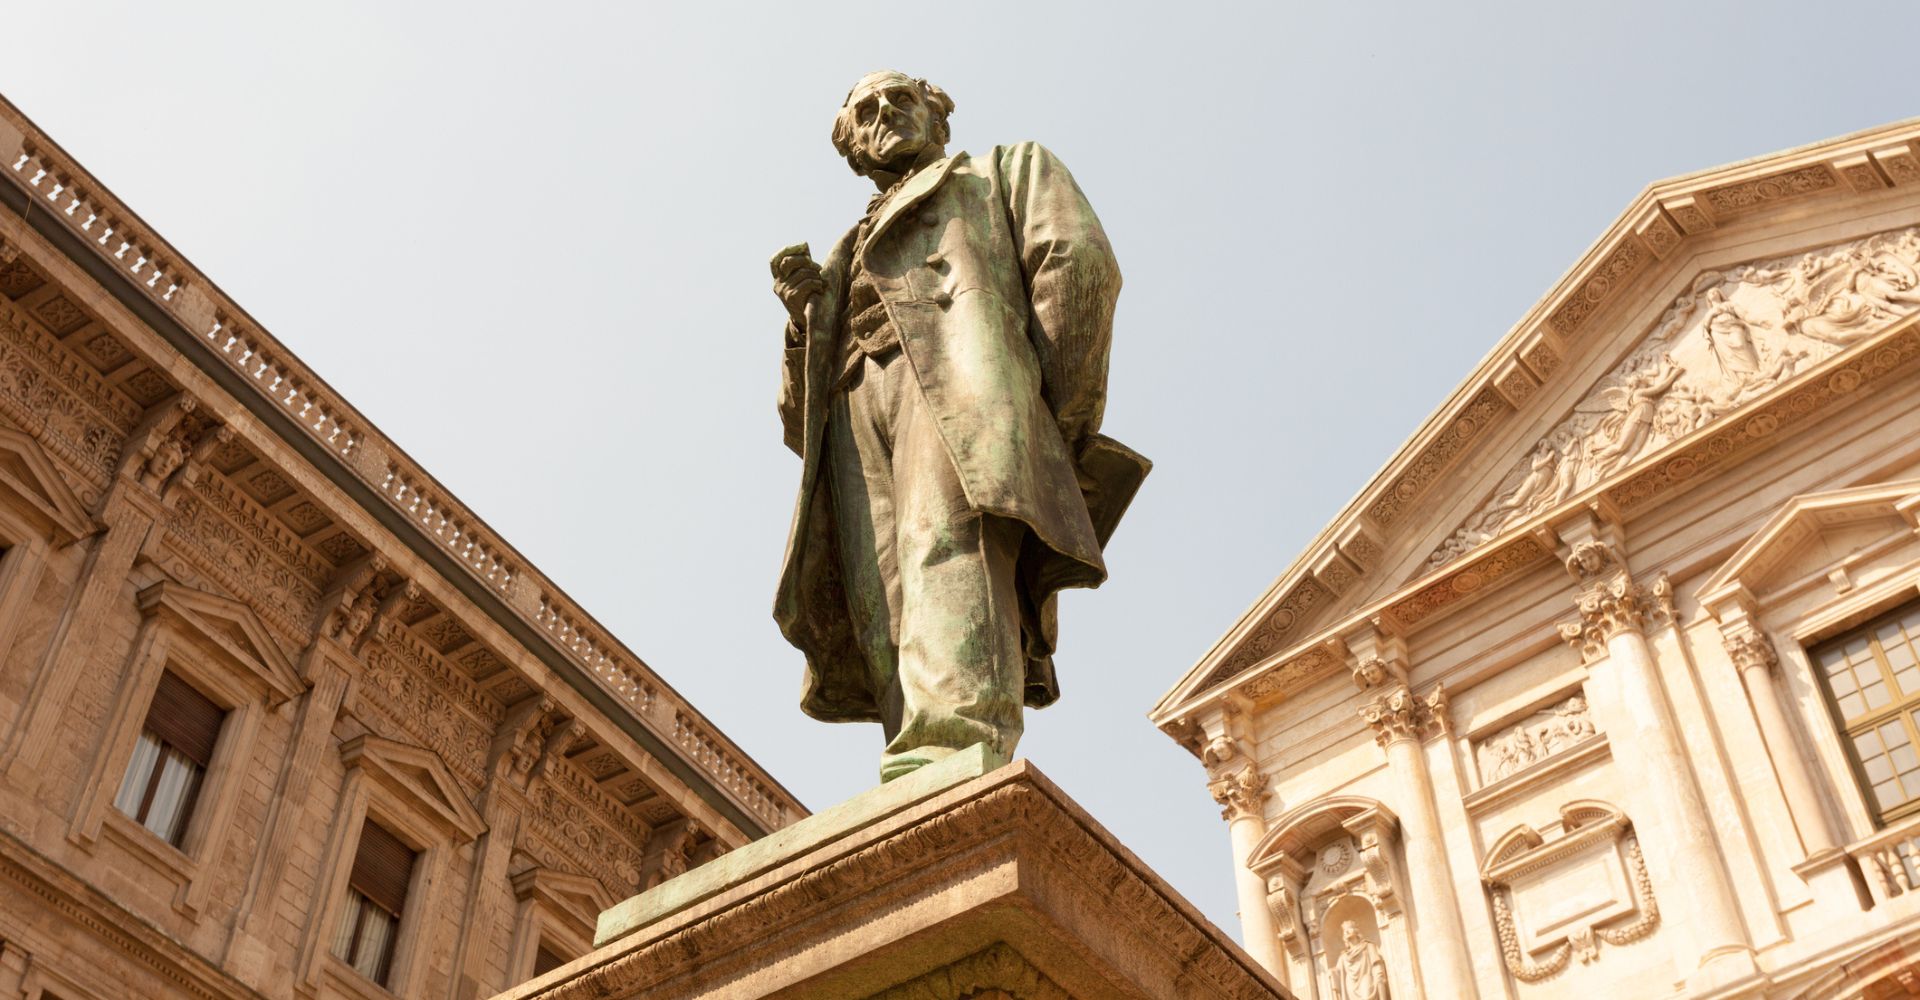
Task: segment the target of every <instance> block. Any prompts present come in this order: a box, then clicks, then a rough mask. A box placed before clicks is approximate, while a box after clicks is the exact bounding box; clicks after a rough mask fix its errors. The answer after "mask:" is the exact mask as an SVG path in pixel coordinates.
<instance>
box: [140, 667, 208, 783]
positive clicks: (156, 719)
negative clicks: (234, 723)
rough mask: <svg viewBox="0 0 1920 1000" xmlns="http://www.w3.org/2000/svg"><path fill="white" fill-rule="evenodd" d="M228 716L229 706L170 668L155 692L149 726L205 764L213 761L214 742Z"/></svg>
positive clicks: (158, 734)
mask: <svg viewBox="0 0 1920 1000" xmlns="http://www.w3.org/2000/svg"><path fill="white" fill-rule="evenodd" d="M226 717H227V711H226V709H223V708H221V707H220V706H218V705H216V704H214V703H213V702H211V701H209V700H208V699H207V696H206V695H204V694H201V693H200V692H199V691H196V690H194V688H193V685H191V684H188V683H187V682H186V681H183V680H181V679H180V678H178V677H176V676H174V674H173V672H172V671H167V672H165V673H162V674H161V675H160V687H159V688H157V689H155V691H154V692H153V707H151V708H149V709H147V728H148V729H151V730H153V732H154V734H155V735H156V736H159V737H160V739H162V740H164V741H165V742H167V743H168V744H170V745H171V746H172V747H173V748H174V749H175V750H178V751H180V752H181V753H183V754H185V755H187V757H188V758H189V759H191V760H192V761H193V762H194V763H196V764H199V765H200V766H201V767H203V768H204V767H207V766H208V765H209V764H211V763H212V762H213V743H214V741H215V740H216V739H219V737H220V723H221V722H222V721H223V720H225V719H226Z"/></svg>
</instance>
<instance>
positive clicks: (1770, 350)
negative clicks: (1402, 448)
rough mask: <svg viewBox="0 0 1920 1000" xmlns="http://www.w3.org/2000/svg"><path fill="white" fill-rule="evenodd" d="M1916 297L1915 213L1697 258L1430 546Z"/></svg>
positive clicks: (1539, 495) (1610, 462)
mask: <svg viewBox="0 0 1920 1000" xmlns="http://www.w3.org/2000/svg"><path fill="white" fill-rule="evenodd" d="M1916 311H1920V227H1910V228H1907V229H1900V230H1893V231H1889V232H1883V233H1876V234H1874V235H1872V236H1867V237H1864V238H1861V239H1856V240H1852V241H1849V242H1845V243H1836V244H1831V245H1828V246H1824V247H1820V248H1817V249H1814V250H1809V251H1806V252H1804V253H1800V254H1793V255H1789V256H1784V257H1774V258H1768V259H1763V260H1756V261H1751V262H1748V263H1744V264H1738V265H1735V266H1733V267H1729V268H1726V269H1723V270H1711V271H1704V272H1702V273H1701V274H1700V275H1699V276H1698V277H1697V278H1695V279H1694V282H1693V285H1692V287H1691V288H1690V289H1689V290H1688V291H1687V292H1686V293H1685V294H1682V295H1680V296H1679V297H1678V298H1676V299H1675V300H1674V302H1673V304H1672V306H1671V307H1669V308H1668V309H1667V311H1666V313H1665V314H1664V315H1663V316H1662V317H1661V319H1660V321H1659V322H1658V324H1656V326H1655V327H1654V329H1653V332H1652V333H1651V335H1649V336H1648V337H1647V339H1646V340H1645V341H1644V342H1643V343H1642V344H1641V345H1640V346H1639V347H1638V348H1636V349H1635V350H1634V351H1633V353H1631V354H1630V355H1628V356H1627V358H1626V359H1625V360H1624V361H1622V362H1621V363H1620V364H1619V365H1617V366H1616V367H1615V368H1614V369H1613V370H1612V371H1611V372H1609V373H1608V374H1607V376H1606V377H1605V378H1602V379H1601V380H1600V382H1599V384H1597V385H1596V386H1594V388H1593V389H1592V390H1591V391H1589V392H1588V393H1587V395H1586V397H1585V398H1584V399H1582V400H1581V401H1580V402H1579V403H1577V404H1575V405H1574V408H1573V412H1572V413H1570V414H1569V415H1568V416H1567V417H1566V418H1565V419H1563V420H1561V421H1560V423H1559V424H1558V425H1557V426H1555V427H1554V428H1553V429H1552V430H1551V431H1548V432H1547V434H1546V435H1545V436H1543V437H1542V438H1540V440H1539V441H1538V442H1537V443H1535V445H1534V446H1533V448H1532V449H1531V450H1530V451H1529V453H1528V454H1527V456H1526V457H1525V458H1523V459H1522V460H1520V461H1519V462H1518V463H1516V464H1515V466H1514V467H1513V469H1512V470H1511V471H1509V472H1508V473H1507V475H1506V477H1505V478H1503V479H1502V480H1501V481H1500V484H1499V486H1498V487H1497V488H1496V489H1495V490H1494V492H1493V496H1492V498H1491V499H1490V500H1489V501H1488V502H1487V504H1486V505H1485V506H1483V507H1482V508H1481V509H1480V510H1479V511H1478V512H1476V513H1475V514H1473V515H1472V516H1471V517H1469V518H1468V519H1467V521H1466V522H1465V523H1464V524H1462V525H1461V526H1460V527H1459V528H1458V529H1457V530H1456V531H1454V533H1453V534H1452V535H1451V536H1450V537H1448V538H1447V540H1446V541H1445V542H1443V543H1442V544H1441V545H1440V547H1439V548H1438V549H1436V550H1435V551H1434V552H1433V554H1432V555H1431V556H1429V557H1428V560H1427V562H1428V566H1429V567H1439V566H1443V565H1446V564H1447V563H1450V562H1452V561H1453V560H1455V559H1457V558H1459V557H1460V556H1461V555H1463V554H1465V553H1467V552H1469V551H1471V550H1472V549H1474V548H1475V547H1477V546H1479V545H1480V544H1481V543H1482V542H1485V541H1487V540H1488V539H1490V538H1493V537H1495V536H1497V535H1499V534H1501V533H1502V532H1504V531H1506V530H1507V529H1509V528H1512V527H1514V526H1516V525H1519V524H1521V523H1522V522H1524V521H1526V520H1527V519H1529V518H1531V517H1533V516H1535V515H1537V514H1540V513H1543V512H1545V511H1547V510H1550V509H1552V508H1553V507H1554V506H1556V505H1557V504H1559V503H1561V502H1562V501H1564V500H1567V499H1568V498H1570V497H1572V496H1574V495H1575V494H1577V493H1579V492H1580V491H1582V490H1585V489H1586V488H1588V487H1590V486H1592V485H1593V484H1595V483H1597V482H1600V481H1602V480H1604V479H1606V478H1608V477H1609V476H1612V475H1613V474H1614V473H1616V472H1618V471H1620V470H1622V469H1625V468H1626V467H1628V466H1630V465H1632V464H1633V463H1634V462H1635V461H1637V460H1638V459H1640V458H1641V457H1643V456H1645V455H1648V454H1651V453H1652V452H1654V451H1656V450H1658V449H1659V448H1661V447H1663V446H1665V445H1667V444H1669V443H1671V442H1673V441H1677V440H1680V439H1681V438H1685V437H1688V436H1690V435H1692V434H1693V433H1694V432H1696V431H1698V430H1700V429H1701V428H1704V427H1706V426H1708V425H1709V424H1712V423H1715V422H1716V421H1718V420H1720V419H1721V418H1723V417H1725V416H1726V415H1727V414H1729V413H1733V412H1734V411H1736V410H1739V409H1741V408H1742V407H1743V406H1745V405H1746V404H1747V403H1748V402H1749V401H1751V400H1753V399H1755V398H1757V397H1759V396H1761V395H1763V394H1765V393H1766V392H1768V391H1769V390H1771V389H1773V388H1774V387H1775V386H1778V385H1780V384H1781V383H1783V382H1786V381H1787V380H1789V379H1791V378H1792V377H1793V376H1794V375H1795V374H1796V373H1797V372H1800V371H1803V370H1805V369H1807V368H1809V367H1811V366H1812V365H1814V364H1817V363H1818V362H1820V361H1823V360H1825V359H1827V358H1829V357H1831V356H1833V355H1835V354H1838V353H1840V352H1841V351H1844V350H1846V349H1847V348H1848V347H1850V346H1852V345H1854V344H1856V343H1859V342H1860V341H1862V340H1864V339H1866V338H1868V337H1870V336H1872V335H1873V334H1876V333H1879V332H1880V331H1882V330H1885V329H1887V328H1888V327H1889V326H1891V325H1892V324H1893V323H1894V322H1895V321H1897V320H1900V319H1903V318H1905V317H1907V316H1910V315H1912V314H1913V313H1915V312H1916Z"/></svg>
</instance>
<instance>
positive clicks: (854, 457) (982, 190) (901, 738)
mask: <svg viewBox="0 0 1920 1000" xmlns="http://www.w3.org/2000/svg"><path fill="white" fill-rule="evenodd" d="M953 109H954V103H953V100H952V99H951V98H950V97H948V96H947V94H946V92H945V91H943V90H941V89H940V88H939V87H936V86H933V85H932V84H930V83H928V82H927V81H925V80H918V79H914V78H912V77H908V76H905V75H902V74H900V73H893V72H882V73H873V74H870V75H868V76H867V77H865V78H863V79H862V80H860V81H859V82H858V83H857V84H855V85H854V87H853V90H852V91H851V92H850V93H848V95H847V98H846V100H845V102H843V104H842V105H841V108H840V112H839V114H838V115H837V116H836V118H835V122H834V128H833V142H834V148H835V149H837V150H838V151H839V152H840V154H841V155H842V156H844V157H845V158H846V161H847V165H848V166H849V167H851V168H852V169H853V171H854V173H856V174H859V175H861V176H863V177H867V178H869V179H871V180H872V181H873V182H874V187H875V189H876V191H877V194H876V195H875V196H874V198H873V199H872V200H871V201H870V202H869V203H868V205H867V211H866V213H865V215H864V217H863V218H861V219H860V220H859V222H858V223H857V224H855V225H854V227H853V228H852V229H850V230H849V231H848V232H847V234H846V235H845V236H843V237H842V238H841V239H840V241H839V242H838V243H837V244H836V245H835V246H834V248H833V250H832V251H831V252H830V253H829V254H828V255H827V258H826V262H825V263H824V264H821V263H817V262H815V261H814V259H813V257H812V255H811V253H810V251H809V250H808V247H807V245H806V244H804V243H802V244H795V245H793V246H790V247H787V248H785V249H783V250H781V251H779V252H778V253H776V254H775V255H774V258H773V261H772V269H773V276H774V292H775V294H776V295H778V296H779V298H780V300H781V303H782V305H783V306H785V308H786V311H787V316H788V318H789V320H790V322H788V324H787V326H786V334H785V343H786V352H785V366H784V378H783V380H782V385H781V391H780V398H779V409H780V414H781V418H782V423H783V425H784V427H785V432H786V442H787V445H788V447H790V448H792V449H793V450H794V451H795V452H796V453H798V454H799V455H800V457H801V462H802V464H801V473H800V495H799V499H798V502H797V505H796V508H795V512H794V518H793V522H792V528H791V534H790V535H789V538H788V544H787V556H786V563H785V566H784V567H783V569H782V571H781V575H780V584H779V589H778V593H777V595H776V597H775V600H774V618H775V620H776V621H778V623H779V625H780V629H781V632H782V634H784V635H785V636H786V638H787V640H788V641H789V642H791V643H793V644H794V645H795V646H796V647H798V648H799V649H800V650H801V651H803V652H804V653H805V654H806V658H807V674H806V684H805V691H804V694H803V696H802V701H801V707H802V709H803V710H804V711H806V712H807V713H808V714H810V715H812V716H814V717H815V718H818V719H821V720H824V721H829V722H858V721H873V722H879V723H881V726H882V729H883V731H884V733H885V735H886V740H887V744H886V748H885V751H884V752H883V753H882V755H881V768H880V771H881V778H882V780H891V779H892V778H895V777H898V776H900V775H902V774H906V773H908V772H910V771H912V770H914V769H915V768H918V767H921V766H923V765H925V764H927V763H929V762H932V761H934V760H938V759H940V758H942V757H945V756H947V755H948V754H951V753H953V752H954V751H956V750H960V749H963V748H965V747H967V746H970V745H972V744H974V743H986V744H989V745H990V746H991V747H992V749H993V750H994V751H996V752H997V753H998V754H1000V755H1003V756H1007V757H1010V756H1011V755H1012V753H1013V749H1014V746H1015V744H1016V743H1017V742H1018V740H1019V738H1020V734H1021V732H1022V729H1023V719H1022V709H1023V706H1031V707H1035V708H1038V707H1043V706H1045V705H1049V704H1051V703H1052V702H1053V701H1054V700H1056V699H1057V698H1058V697H1059V687H1058V684H1057V683H1056V681H1055V678H1054V672H1053V651H1054V642H1055V633H1056V617H1055V607H1056V603H1055V595H1056V594H1057V593H1058V592H1059V591H1060V590H1062V589H1064V588H1068V587H1095V586H1098V585H1099V584H1100V583H1101V582H1102V581H1104V580H1105V579H1106V573H1107V571H1106V564H1105V562H1104V559H1103V557H1102V555H1101V552H1102V549H1103V548H1104V546H1105V544H1106V541H1107V538H1108V536H1109V535H1110V534H1111V532H1112V531H1113V529H1114V527H1115V526H1116V524H1117V523H1118V521H1119V519H1120V515H1121V513H1122V511H1124V509H1125V508H1126V506H1127V504H1128V502H1129V501H1130V500H1131V498H1132V496H1133V493H1134V492H1135V490H1137V489H1138V487H1139V485H1140V482H1141V480H1142V479H1143V478H1144V477H1145V475H1146V473H1147V469H1148V468H1149V464H1150V463H1148V462H1147V460H1146V459H1145V458H1143V457H1141V456H1140V455H1138V454H1136V453H1134V452H1133V451H1131V450H1129V449H1127V448H1126V447H1124V446H1123V445H1121V444H1119V443H1118V442H1116V441H1114V440H1112V439H1111V438H1107V437H1104V436H1103V435H1101V434H1100V433H1099V429H1100V421H1101V416H1102V413H1103V411H1104V409H1105V402H1106V372H1107V354H1108V346H1109V342H1110V340H1111V335H1112V328H1113V310H1114V303H1115V300H1116V298H1117V297H1118V295H1119V291H1120V271H1119V268H1118V267H1117V266H1116V264H1115V262H1114V257H1113V251H1112V248H1111V247H1110V246H1109V244H1108V242H1107V238H1106V235H1105V234H1104V233H1103V232H1102V231H1101V228H1100V222H1099V220H1098V219H1097V218H1095V216H1094V214H1093V209H1092V207H1091V206H1089V205H1088V204H1087V201H1086V198H1085V197H1084V196H1083V195H1082V194H1081V193H1080V189H1079V188H1078V187H1077V186H1075V184H1074V182H1073V179H1072V177H1071V176H1070V175H1069V174H1068V173H1067V169H1066V167H1065V166H1063V165H1062V164H1061V163H1060V161H1059V159H1057V158H1056V157H1054V155H1053V154H1052V153H1050V152H1048V151H1047V150H1046V149H1044V148H1042V147H1041V146H1039V145H1037V144H1034V143H1030V142H1029V143H1019V144H1016V145H1012V146H1000V147H995V148H994V149H992V150H990V151H989V152H988V153H986V154H985V155H982V156H971V155H969V154H967V153H964V152H959V153H952V154H949V153H948V152H947V150H946V148H945V147H946V142H947V139H948V128H947V119H948V117H949V116H950V115H951V114H952V113H953Z"/></svg>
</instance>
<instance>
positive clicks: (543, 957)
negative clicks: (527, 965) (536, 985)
mask: <svg viewBox="0 0 1920 1000" xmlns="http://www.w3.org/2000/svg"><path fill="white" fill-rule="evenodd" d="M565 964H567V960H566V959H564V958H561V957H560V954H559V953H558V952H556V951H554V950H553V949H551V948H549V947H548V946H547V943H546V942H545V941H542V942H540V947H539V949H538V950H537V951H535V952H534V953H533V975H534V978H536V979H537V978H539V977H541V976H544V975H546V974H547V973H549V972H552V971H553V970H555V969H558V968H559V967H561V966H563V965H565Z"/></svg>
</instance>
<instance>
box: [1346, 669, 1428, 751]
mask: <svg viewBox="0 0 1920 1000" xmlns="http://www.w3.org/2000/svg"><path fill="white" fill-rule="evenodd" d="M1360 720H1361V721H1362V722H1365V723H1366V724H1367V725H1368V726H1371V727H1372V728H1373V738H1374V741H1375V742H1377V743H1379V744H1380V745H1381V746H1383V747H1384V746H1387V745H1388V744H1391V743H1395V742H1397V741H1400V740H1421V739H1425V738H1426V737H1427V736H1429V735H1432V734H1433V733H1437V732H1442V731H1444V730H1445V729H1446V728H1447V689H1446V688H1445V687H1444V686H1442V685H1435V686H1434V689H1433V690H1432V691H1429V692H1427V694H1426V695H1425V696H1423V697H1417V696H1415V695H1414V693H1413V691H1412V689H1410V688H1408V687H1407V686H1406V685H1405V684H1401V685H1399V686H1397V687H1395V688H1393V689H1392V690H1390V691H1388V692H1387V693H1385V694H1383V695H1380V696H1379V697H1377V698H1375V699H1373V700H1372V701H1370V702H1367V703H1366V704H1364V705H1362V706H1360Z"/></svg>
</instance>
